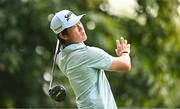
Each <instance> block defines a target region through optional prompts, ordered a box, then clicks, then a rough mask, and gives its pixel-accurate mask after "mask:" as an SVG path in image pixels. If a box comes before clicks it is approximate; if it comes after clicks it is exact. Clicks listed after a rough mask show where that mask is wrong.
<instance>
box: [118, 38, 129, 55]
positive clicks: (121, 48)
mask: <svg viewBox="0 0 180 109" xmlns="http://www.w3.org/2000/svg"><path fill="white" fill-rule="evenodd" d="M116 46H117V49H115V51H116V54H117V55H118V56H121V55H123V54H124V53H128V54H129V53H130V44H128V43H127V40H125V39H124V38H123V37H121V39H120V40H116Z"/></svg>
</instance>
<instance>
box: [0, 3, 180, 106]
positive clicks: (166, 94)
mask: <svg viewBox="0 0 180 109" xmlns="http://www.w3.org/2000/svg"><path fill="white" fill-rule="evenodd" d="M62 9H69V10H71V11H73V12H74V13H75V14H77V15H80V14H84V13H86V16H84V17H83V18H82V20H81V22H82V23H83V25H84V27H85V30H86V32H87V35H88V40H87V41H86V42H85V43H86V44H87V45H89V46H96V47H99V48H102V49H104V50H105V51H106V52H108V53H109V54H111V55H113V56H116V54H115V52H114V49H115V47H116V44H115V40H116V39H118V38H120V37H121V36H123V37H125V38H126V39H127V40H128V41H129V43H131V58H132V69H131V71H130V72H128V73H108V72H106V75H107V77H108V80H109V82H110V85H111V88H112V91H113V94H114V97H115V100H116V103H117V106H118V107H129V108H132V107H141V108H147V107H148V108H153V107H160V108H177V107H180V85H179V84H180V0H0V107H1V108H2V107H3V108H33V107H36V108H37V107H38V108H50V107H55V108H76V104H75V96H74V93H73V92H72V89H71V87H70V84H69V82H68V80H67V79H66V78H65V76H64V75H63V74H62V72H60V71H59V69H58V68H57V67H56V69H55V77H54V84H59V83H61V84H63V85H64V86H65V87H66V89H67V94H68V95H67V98H66V100H65V101H64V102H61V103H57V102H55V101H53V100H52V99H50V97H49V96H48V93H47V91H48V85H49V80H50V71H51V66H52V62H53V55H54V50H55V43H56V38H55V34H54V33H53V32H52V31H51V30H50V28H49V23H50V20H51V18H52V16H53V14H54V13H55V12H58V11H60V10H62Z"/></svg>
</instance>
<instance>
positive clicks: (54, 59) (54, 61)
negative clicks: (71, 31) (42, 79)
mask: <svg viewBox="0 0 180 109" xmlns="http://www.w3.org/2000/svg"><path fill="white" fill-rule="evenodd" d="M58 49H59V40H58V39H57V42H56V50H55V53H54V58H53V65H52V69H51V81H50V84H49V89H51V88H52V81H53V75H54V67H55V64H56V58H57V52H58Z"/></svg>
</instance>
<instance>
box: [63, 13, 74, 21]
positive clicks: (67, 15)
mask: <svg viewBox="0 0 180 109" xmlns="http://www.w3.org/2000/svg"><path fill="white" fill-rule="evenodd" d="M71 15H72V12H69V13H68V14H66V15H65V16H64V17H65V18H66V20H67V21H69V19H70V16H71Z"/></svg>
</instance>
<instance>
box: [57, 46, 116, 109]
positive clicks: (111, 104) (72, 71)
mask: <svg viewBox="0 0 180 109" xmlns="http://www.w3.org/2000/svg"><path fill="white" fill-rule="evenodd" d="M57 64H58V66H59V68H60V70H61V71H62V72H63V73H64V75H65V76H66V77H67V78H68V80H69V82H70V85H71V86H72V89H73V91H74V93H75V96H76V103H77V106H78V108H79V109H117V106H116V103H115V100H114V97H113V94H112V92H111V88H110V85H109V82H108V80H107V78H106V75H105V73H104V71H103V70H108V69H109V68H110V66H111V64H112V56H111V55H109V54H107V53H106V52H105V51H104V50H102V49H99V48H96V47H89V46H86V45H85V44H84V43H78V44H71V45H69V46H67V47H65V48H64V49H63V50H62V51H61V52H60V53H59V54H58V57H57Z"/></svg>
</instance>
